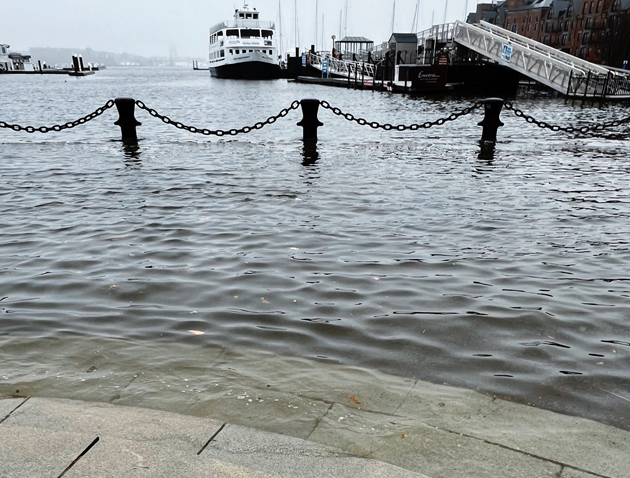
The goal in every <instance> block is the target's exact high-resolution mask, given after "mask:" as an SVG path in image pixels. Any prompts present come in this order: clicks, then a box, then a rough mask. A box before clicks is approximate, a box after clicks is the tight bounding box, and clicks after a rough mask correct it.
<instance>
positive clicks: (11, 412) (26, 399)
mask: <svg viewBox="0 0 630 478" xmlns="http://www.w3.org/2000/svg"><path fill="white" fill-rule="evenodd" d="M30 398H31V397H26V398H25V399H24V401H23V402H22V403H20V404H19V405H18V406H17V407H15V408H14V409H13V410H11V411H10V412H9V413H8V414H7V416H6V417H4V418H3V419H2V420H0V424H2V423H4V421H5V420H6V419H7V418H9V417H10V416H11V415H12V414H13V412H15V411H16V410H17V409H18V408H20V407H21V406H22V405H24V404H25V403H26V402H28V401H29V399H30Z"/></svg>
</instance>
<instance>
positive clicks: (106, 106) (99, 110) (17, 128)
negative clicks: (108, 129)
mask: <svg viewBox="0 0 630 478" xmlns="http://www.w3.org/2000/svg"><path fill="white" fill-rule="evenodd" d="M115 104H116V103H115V102H114V100H109V101H108V102H107V103H105V104H104V105H103V106H101V107H100V108H97V109H96V110H95V111H93V112H92V113H90V114H89V115H85V116H84V117H83V118H79V119H78V120H76V121H69V122H67V123H65V124H61V125H59V124H56V125H54V126H40V127H39V128H35V127H34V126H20V125H18V124H9V123H5V122H4V121H0V128H8V129H12V130H13V131H26V132H27V133H50V132H51V131H56V132H59V131H63V130H64V129H70V128H74V127H75V126H79V125H82V124H85V123H87V122H88V121H92V120H93V119H94V118H97V117H98V116H101V115H102V114H103V113H105V111H107V110H108V109H110V108H112V107H113V106H114V105H115Z"/></svg>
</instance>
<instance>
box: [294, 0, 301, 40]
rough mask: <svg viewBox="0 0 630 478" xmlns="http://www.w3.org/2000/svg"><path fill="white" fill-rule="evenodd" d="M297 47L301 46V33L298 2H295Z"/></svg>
mask: <svg viewBox="0 0 630 478" xmlns="http://www.w3.org/2000/svg"><path fill="white" fill-rule="evenodd" d="M295 46H296V47H299V46H300V31H299V28H298V9H297V0H295Z"/></svg>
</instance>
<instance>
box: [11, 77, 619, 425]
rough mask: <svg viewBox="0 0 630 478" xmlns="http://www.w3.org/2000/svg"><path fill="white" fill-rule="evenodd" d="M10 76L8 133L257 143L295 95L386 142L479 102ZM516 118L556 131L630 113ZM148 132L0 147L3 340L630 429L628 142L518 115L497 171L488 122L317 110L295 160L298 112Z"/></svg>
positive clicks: (311, 89) (570, 108) (589, 108)
mask: <svg viewBox="0 0 630 478" xmlns="http://www.w3.org/2000/svg"><path fill="white" fill-rule="evenodd" d="M1 79H2V81H3V83H4V85H3V88H4V91H5V92H8V94H5V95H4V99H3V106H2V109H1V111H0V120H2V121H6V122H8V123H18V124H21V125H28V124H32V125H33V126H36V127H38V126H41V125H48V126H50V125H53V124H56V123H61V124H63V123H65V122H66V121H72V120H75V119H77V118H79V117H80V116H83V115H85V114H87V113H90V112H91V111H93V110H95V109H96V108H97V107H99V106H101V105H103V104H105V102H107V100H109V99H110V98H116V97H133V98H136V99H140V100H142V101H143V102H144V103H146V105H147V106H148V107H150V108H155V109H156V110H157V111H159V112H160V113H162V114H165V115H168V116H169V117H171V118H172V119H173V120H175V121H181V122H183V123H185V124H190V125H194V126H196V127H200V128H210V129H231V128H240V127H242V126H245V125H250V126H251V125H253V124H255V123H256V122H258V121H264V120H265V119H266V118H268V117H269V116H272V115H275V114H276V113H278V112H279V111H280V110H281V109H283V108H286V107H288V106H289V105H290V104H291V102H292V101H294V100H296V99H302V98H317V99H322V100H327V101H329V102H330V103H331V105H333V106H338V107H339V108H341V109H342V110H343V111H347V112H350V113H352V114H354V115H355V116H357V117H364V118H366V119H367V120H368V121H380V122H391V123H393V124H399V123H405V124H407V123H416V122H419V123H423V122H425V121H433V120H435V119H437V118H440V117H443V116H448V115H450V114H451V113H453V112H456V111H460V110H462V109H463V108H465V107H467V106H469V105H470V104H471V103H472V102H474V101H476V100H477V99H478V98H453V97H447V98H410V97H407V96H390V95H388V94H382V93H373V92H369V91H365V92H361V91H353V90H345V89H334V88H325V87H318V86H306V85H299V84H293V83H288V82H286V81H284V80H280V81H272V82H239V81H225V80H223V81H221V80H216V79H211V78H209V77H208V75H207V72H205V73H204V72H193V71H189V70H184V69H151V68H137V69H133V68H112V69H109V70H105V71H101V72H99V73H97V74H96V75H94V76H92V77H89V78H83V79H72V78H62V77H57V76H43V77H39V76H25V77H15V76H11V77H2V78H1ZM514 104H515V106H516V107H518V108H521V109H522V110H524V111H525V112H526V113H528V114H531V115H533V116H535V117H537V118H540V119H542V120H545V121H548V122H550V123H557V124H562V125H568V124H572V125H584V124H590V123H591V122H593V121H608V120H611V119H617V118H621V117H623V116H625V115H626V114H627V110H625V106H624V105H604V106H600V105H586V106H585V105H582V104H580V103H565V102H564V101H563V100H560V99H549V98H528V97H526V96H523V97H520V98H517V99H515V100H514ZM136 116H137V118H138V119H139V121H141V122H142V123H143V125H142V126H140V127H139V136H140V137H141V141H140V146H139V148H137V149H134V148H125V147H124V146H123V145H122V144H121V143H120V142H118V141H116V140H117V139H118V138H119V137H120V131H119V129H118V127H116V126H114V125H113V122H114V121H115V120H116V119H117V118H118V115H117V114H116V112H115V109H112V110H108V111H107V112H106V113H105V114H103V115H102V116H101V117H99V118H97V119H95V120H94V121H92V122H90V123H88V124H86V125H83V126H80V127H77V128H75V129H73V130H68V131H63V132H59V133H49V134H39V133H38V134H33V135H29V134H27V133H16V132H13V131H10V130H6V129H5V130H0V160H1V162H2V187H1V188H0V227H1V228H2V236H0V318H1V320H0V335H3V336H25V337H32V338H41V339H45V338H47V337H52V336H65V335H74V336H79V337H80V336H98V337H123V338H143V339H151V340H161V341H168V342H184V343H186V342H187V343H190V344H196V345H198V346H204V345H221V346H228V347H229V346H251V347H256V348H263V349H268V350H273V351H275V352H278V353H282V354H293V355H300V356H304V357H309V358H316V359H319V360H327V361H331V362H338V363H345V364H353V365H361V366H368V367H374V368H379V369H381V370H384V371H388V372H391V373H395V374H398V375H404V376H410V377H414V378H420V379H424V380H430V381H434V382H439V383H448V384H452V385H459V386H466V387H470V388H475V389H478V390H482V391H487V392H492V393H496V394H500V395H503V396H507V397H512V398H513V399H515V400H518V401H521V402H526V403H532V404H535V405H537V406H541V407H546V408H550V409H553V410H558V411H562V412H566V413H571V414H577V415H580V416H585V417H590V418H594V419H598V420H601V421H605V422H608V423H612V424H615V425H617V426H621V427H624V428H627V429H630V372H629V367H628V365H629V358H630V322H629V315H630V307H629V304H630V302H629V297H630V272H629V266H630V245H629V241H630V239H629V238H630V199H629V198H628V190H629V187H630V175H629V173H630V164H629V163H628V148H629V143H628V140H626V139H621V140H619V139H617V140H612V139H606V138H584V137H582V138H580V137H569V136H568V135H567V134H564V133H554V132H551V131H548V130H541V129H538V128H536V127H535V126H533V125H531V124H527V123H526V122H524V121H523V120H522V119H519V118H517V117H515V116H514V115H511V114H509V113H507V112H504V114H503V116H502V119H503V121H504V123H505V126H504V127H503V128H501V129H500V130H499V135H498V136H499V139H500V141H499V143H498V144H497V147H496V150H495V151H494V153H493V154H492V153H489V152H481V151H480V147H479V144H478V139H479V137H480V135H481V132H480V127H478V126H477V123H478V122H479V121H480V120H481V119H482V113H481V111H480V110H478V111H477V112H475V113H474V114H472V115H469V116H465V117H462V118H460V119H458V120H457V121H456V122H453V123H448V124H446V125H444V126H442V127H435V128H432V129H430V130H421V131H417V132H410V131H409V132H398V131H389V132H386V131H382V130H373V129H371V128H369V127H366V126H363V127H362V126H359V125H357V124H356V123H351V122H348V121H346V120H345V119H343V118H340V117H338V116H335V115H333V114H332V113H330V112H329V111H321V110H320V119H321V120H322V122H323V123H325V125H324V126H323V127H322V128H320V131H319V135H320V141H319V143H318V145H317V148H316V150H304V147H303V145H302V142H301V128H299V127H297V126H296V123H297V122H298V121H299V120H300V119H301V112H299V111H293V112H291V113H290V114H289V115H288V116H287V117H286V118H281V119H279V120H278V121H277V122H276V123H274V124H272V125H268V126H266V127H265V128H263V129H262V130H260V131H254V132H252V133H249V134H247V135H239V136H236V137H234V138H229V139H221V140H219V139H217V138H211V139H209V138H207V137H205V136H201V135H193V134H191V133H188V132H185V131H180V130H178V129H176V128H174V127H172V126H168V125H165V124H164V123H162V122H161V121H159V120H157V119H155V118H152V117H151V116H149V115H148V114H147V113H146V112H143V111H137V112H136ZM191 330H192V331H198V332H203V335H193V334H192V333H191V332H190V331H191ZM198 332H197V333H198ZM46 360H54V358H51V357H46Z"/></svg>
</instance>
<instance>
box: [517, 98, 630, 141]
mask: <svg viewBox="0 0 630 478" xmlns="http://www.w3.org/2000/svg"><path fill="white" fill-rule="evenodd" d="M505 109H506V110H511V111H513V112H514V114H515V115H516V116H518V117H519V118H523V119H524V120H525V121H527V122H528V123H530V124H534V125H536V126H538V127H539V128H547V129H550V130H551V131H564V132H565V133H569V134H574V133H581V134H589V133H590V134H597V133H598V132H600V131H603V130H605V129H608V128H616V127H619V126H621V125H623V124H626V123H630V116H628V117H626V118H623V119H620V120H615V121H608V122H606V123H598V124H594V125H590V126H582V127H576V126H559V125H552V124H549V123H547V122H545V121H540V120H537V119H536V118H534V117H533V116H529V115H526V114H525V113H524V112H523V111H522V110H519V109H518V108H516V107H514V105H513V104H512V103H510V102H509V101H506V102H505Z"/></svg>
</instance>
